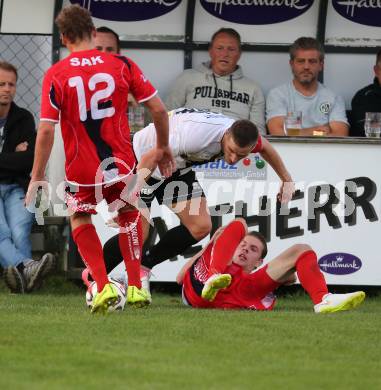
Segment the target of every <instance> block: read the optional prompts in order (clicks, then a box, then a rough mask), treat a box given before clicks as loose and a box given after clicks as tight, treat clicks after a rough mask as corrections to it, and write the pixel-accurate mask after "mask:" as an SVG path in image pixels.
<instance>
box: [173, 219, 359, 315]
mask: <svg viewBox="0 0 381 390" xmlns="http://www.w3.org/2000/svg"><path fill="white" fill-rule="evenodd" d="M266 253H267V245H266V241H265V239H264V238H263V236H262V235H261V234H260V233H258V232H250V233H248V231H247V225H246V223H245V221H244V220H243V219H240V218H238V219H235V220H234V221H233V222H231V223H229V224H228V225H227V226H226V227H225V228H220V229H219V230H217V232H216V233H215V235H214V236H213V237H212V239H211V240H210V241H209V243H208V244H207V245H206V246H205V248H204V249H203V250H202V251H201V252H199V253H198V254H197V255H195V256H194V257H193V258H192V259H191V260H189V261H188V262H187V263H186V264H185V265H184V267H183V268H182V270H181V271H180V272H179V274H178V276H177V282H178V283H179V284H182V285H183V290H182V291H183V302H184V303H185V304H186V305H189V306H192V307H197V308H224V309H240V308H244V309H255V310H271V309H272V308H273V307H274V304H275V296H274V295H273V292H274V291H275V290H276V289H277V288H278V287H279V286H281V285H283V284H288V283H289V282H290V281H292V280H293V279H295V272H296V274H297V276H298V278H299V281H300V283H301V285H302V286H303V288H304V290H305V291H306V292H307V293H308V295H309V296H310V298H311V300H312V302H313V304H314V310H315V313H332V312H336V311H341V310H349V309H353V308H355V307H357V306H358V305H359V304H360V303H361V302H362V301H363V300H364V298H365V293H364V292H363V291H356V292H353V293H349V294H330V293H329V291H328V288H327V284H326V282H325V279H324V276H323V274H322V272H321V271H320V269H319V266H318V263H317V257H316V253H315V252H314V251H313V250H312V248H311V247H310V246H309V245H305V244H296V245H293V246H291V247H290V248H289V249H287V250H285V251H284V252H282V253H281V254H280V255H279V256H277V257H276V258H275V259H274V260H271V261H270V262H269V263H267V264H266V265H264V266H263V267H261V268H259V269H258V270H256V269H257V268H258V267H260V266H261V265H262V262H263V258H264V257H265V256H266Z"/></svg>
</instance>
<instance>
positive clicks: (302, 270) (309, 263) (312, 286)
mask: <svg viewBox="0 0 381 390" xmlns="http://www.w3.org/2000/svg"><path fill="white" fill-rule="evenodd" d="M296 273H297V274H298V278H299V281H300V283H301V284H302V286H303V288H304V289H305V290H306V291H307V293H308V295H309V296H310V298H311V300H312V302H313V303H314V304H315V305H316V304H318V303H320V302H321V301H322V298H323V296H324V295H325V294H328V288H327V283H326V282H325V279H324V275H323V274H322V272H321V271H320V268H319V265H318V263H317V257H316V253H315V252H314V251H307V252H304V253H302V254H301V255H300V256H299V258H298V260H296Z"/></svg>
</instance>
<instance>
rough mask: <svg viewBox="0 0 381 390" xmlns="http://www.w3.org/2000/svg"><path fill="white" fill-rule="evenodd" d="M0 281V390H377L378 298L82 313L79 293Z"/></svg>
mask: <svg viewBox="0 0 381 390" xmlns="http://www.w3.org/2000/svg"><path fill="white" fill-rule="evenodd" d="M58 282H60V286H59V287H54V286H55V285H56V283H55V280H54V278H52V279H51V280H50V282H49V285H48V286H45V287H44V288H43V289H42V290H41V291H40V292H38V293H35V294H29V295H24V296H18V295H10V294H9V293H8V292H7V291H6V289H5V287H4V284H3V282H1V285H0V372H1V374H0V389H4V390H8V389H12V390H13V389H25V390H27V389H28V390H32V389H38V390H43V389H47V390H48V389H49V390H51V389H109V390H111V389H112V390H114V389H139V390H140V389H180V390H184V389H201V390H203V389H266V390H267V389H269V390H272V389H308V390H312V389H329V390H330V389H335V390H336V389H346V390H351V389H361V390H369V389H381V296H373V297H371V298H367V299H366V301H365V302H364V304H363V305H362V306H361V307H360V308H358V309H357V310H355V311H353V312H342V313H336V314H331V315H316V314H314V313H313V311H312V304H311V303H310V301H309V299H308V297H307V296H306V295H304V294H300V293H298V294H294V295H292V296H282V297H280V298H279V300H278V304H277V306H276V308H275V310H274V311H273V312H252V311H220V310H214V311H213V310H195V309H190V308H186V307H184V306H183V305H182V303H181V299H180V297H179V296H178V295H166V294H162V293H156V294H154V296H153V298H154V301H153V304H152V306H151V307H149V308H148V309H131V308H126V310H125V311H124V312H120V313H112V314H110V315H107V316H104V317H102V316H94V315H91V314H90V312H89V310H88V309H87V308H86V307H85V302H84V290H83V289H80V288H78V287H76V286H74V285H72V284H71V283H62V280H61V281H60V280H58Z"/></svg>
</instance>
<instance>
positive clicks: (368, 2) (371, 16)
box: [332, 0, 381, 27]
mask: <svg viewBox="0 0 381 390" xmlns="http://www.w3.org/2000/svg"><path fill="white" fill-rule="evenodd" d="M332 5H333V7H334V9H335V10H336V12H337V13H338V14H340V15H341V16H343V17H344V18H346V19H348V20H350V21H351V22H355V23H359V24H363V25H366V26H375V27H381V0H362V1H353V0H333V1H332Z"/></svg>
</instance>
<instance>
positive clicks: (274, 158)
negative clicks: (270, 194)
mask: <svg viewBox="0 0 381 390" xmlns="http://www.w3.org/2000/svg"><path fill="white" fill-rule="evenodd" d="M262 145H263V147H262V151H261V152H260V153H261V156H262V157H263V158H264V159H265V160H266V161H267V162H268V163H269V164H270V165H271V167H272V168H273V169H274V171H275V172H276V173H277V175H278V176H279V178H280V179H281V180H282V184H281V187H280V190H279V200H280V201H281V202H282V203H287V202H289V201H290V200H291V198H292V196H293V194H294V192H295V185H294V182H293V180H292V177H291V175H290V173H289V172H288V171H287V169H286V167H285V165H284V163H283V160H282V158H281V157H280V155H279V153H278V152H277V151H276V150H275V149H274V148H273V146H272V145H271V144H270V142H269V141H267V139H266V138H264V137H262Z"/></svg>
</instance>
